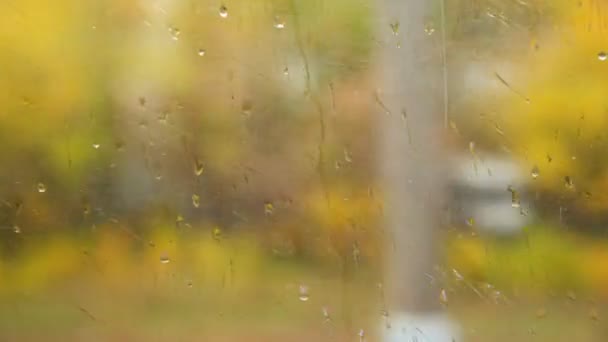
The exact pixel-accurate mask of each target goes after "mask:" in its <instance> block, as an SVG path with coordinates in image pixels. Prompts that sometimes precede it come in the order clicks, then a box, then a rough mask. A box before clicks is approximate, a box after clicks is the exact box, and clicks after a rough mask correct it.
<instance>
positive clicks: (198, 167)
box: [194, 159, 204, 176]
mask: <svg viewBox="0 0 608 342" xmlns="http://www.w3.org/2000/svg"><path fill="white" fill-rule="evenodd" d="M203 170H204V167H203V163H202V162H201V161H200V160H198V159H196V160H195V161H194V174H195V175H197V176H200V175H202V174H203Z"/></svg>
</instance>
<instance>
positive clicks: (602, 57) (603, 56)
mask: <svg viewBox="0 0 608 342" xmlns="http://www.w3.org/2000/svg"><path fill="white" fill-rule="evenodd" d="M597 59H599V60H600V61H602V62H603V61H605V60H606V59H608V54H606V52H605V51H600V52H599V53H598V54H597Z"/></svg>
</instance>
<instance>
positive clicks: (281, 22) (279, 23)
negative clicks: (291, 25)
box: [274, 17, 285, 30]
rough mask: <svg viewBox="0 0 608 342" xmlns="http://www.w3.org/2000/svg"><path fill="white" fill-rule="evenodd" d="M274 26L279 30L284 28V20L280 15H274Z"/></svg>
mask: <svg viewBox="0 0 608 342" xmlns="http://www.w3.org/2000/svg"><path fill="white" fill-rule="evenodd" d="M274 28H276V29H279V30H281V29H284V28H285V21H284V20H282V19H281V18H280V17H274Z"/></svg>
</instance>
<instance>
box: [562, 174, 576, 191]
mask: <svg viewBox="0 0 608 342" xmlns="http://www.w3.org/2000/svg"><path fill="white" fill-rule="evenodd" d="M564 185H565V186H566V188H568V189H574V182H573V181H572V178H571V177H570V176H566V177H564Z"/></svg>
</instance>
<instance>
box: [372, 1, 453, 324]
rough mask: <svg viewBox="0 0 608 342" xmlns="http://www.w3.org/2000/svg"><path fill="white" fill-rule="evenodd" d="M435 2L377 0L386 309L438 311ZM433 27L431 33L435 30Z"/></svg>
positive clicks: (439, 130) (438, 49) (439, 89)
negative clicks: (379, 8) (436, 273)
mask: <svg viewBox="0 0 608 342" xmlns="http://www.w3.org/2000/svg"><path fill="white" fill-rule="evenodd" d="M436 4H438V2H435V1H430V0H383V1H382V4H381V5H382V8H381V13H380V26H379V35H380V36H381V39H380V40H381V41H382V42H383V50H382V51H381V53H382V57H381V77H382V81H381V85H382V87H381V89H379V90H378V94H377V101H378V102H379V104H380V105H381V106H382V107H385V108H384V109H383V112H390V113H386V114H385V113H382V114H381V115H382V121H383V122H382V142H381V143H382V146H381V153H380V158H381V165H382V176H383V182H384V184H383V185H384V194H385V199H386V206H385V208H386V210H385V220H386V221H385V226H386V232H387V234H386V236H387V239H388V240H389V241H387V255H386V258H387V267H386V291H387V292H386V293H387V306H388V308H389V311H390V312H397V313H399V312H400V313H408V314H419V313H420V314H425V313H429V312H437V310H438V309H440V308H439V306H440V301H439V296H440V291H441V289H440V286H438V284H437V282H436V281H435V280H434V277H435V272H434V266H435V265H436V264H437V261H438V255H437V246H436V245H437V241H438V238H437V234H436V232H437V229H438V228H439V225H440V224H441V222H440V221H441V220H440V216H441V215H440V214H441V206H442V204H443V202H444V198H445V196H444V191H445V181H446V177H445V176H444V174H443V172H444V166H443V163H444V158H443V157H442V156H441V154H442V152H443V151H442V150H443V149H442V135H443V126H444V114H445V113H444V112H445V108H444V100H446V99H444V81H445V78H444V77H445V75H444V63H443V52H442V50H443V49H442V47H443V45H442V44H443V40H442V34H441V30H439V29H440V28H441V23H439V22H435V23H433V22H432V18H434V16H433V14H434V13H433V10H437V11H436V12H435V14H438V13H439V9H440V7H439V6H436ZM436 28H437V29H438V31H437V32H434V31H435V29H436Z"/></svg>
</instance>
